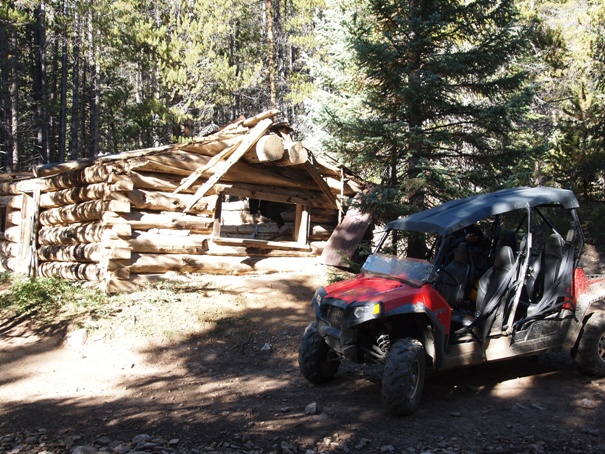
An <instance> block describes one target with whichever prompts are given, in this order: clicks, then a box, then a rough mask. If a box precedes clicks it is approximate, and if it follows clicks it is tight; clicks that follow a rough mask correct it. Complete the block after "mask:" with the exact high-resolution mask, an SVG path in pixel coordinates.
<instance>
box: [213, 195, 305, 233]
mask: <svg viewBox="0 0 605 454" xmlns="http://www.w3.org/2000/svg"><path fill="white" fill-rule="evenodd" d="M295 216H296V205H294V204H289V203H282V202H273V201H269V200H263V199H253V198H247V197H236V196H229V195H226V196H225V199H224V201H223V203H222V210H221V230H220V232H221V233H220V236H221V238H242V239H250V240H263V241H292V240H293V234H294V233H293V232H294V230H295V229H294V221H295Z"/></svg>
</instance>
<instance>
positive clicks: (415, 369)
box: [409, 360, 420, 398]
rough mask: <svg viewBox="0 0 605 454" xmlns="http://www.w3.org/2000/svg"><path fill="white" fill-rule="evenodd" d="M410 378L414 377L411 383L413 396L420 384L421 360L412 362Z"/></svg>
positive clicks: (411, 394)
mask: <svg viewBox="0 0 605 454" xmlns="http://www.w3.org/2000/svg"><path fill="white" fill-rule="evenodd" d="M410 378H411V379H412V380H411V381H412V383H411V385H410V393H409V397H410V398H412V397H414V396H415V395H416V393H417V392H418V387H419V386H420V361H418V360H416V361H414V364H412V368H411V370H410Z"/></svg>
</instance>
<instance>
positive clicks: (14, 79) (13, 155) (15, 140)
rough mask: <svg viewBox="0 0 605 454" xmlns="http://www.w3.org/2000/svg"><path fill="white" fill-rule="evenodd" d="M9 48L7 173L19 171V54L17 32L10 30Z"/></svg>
mask: <svg viewBox="0 0 605 454" xmlns="http://www.w3.org/2000/svg"><path fill="white" fill-rule="evenodd" d="M11 43H12V44H11V46H10V47H11V48H12V52H13V58H12V60H11V88H10V98H11V125H10V129H11V133H10V142H9V148H8V152H7V157H6V167H7V170H9V171H15V170H18V169H19V133H18V126H19V56H18V55H19V54H18V53H17V30H16V29H15V28H14V27H13V29H12V30H11Z"/></svg>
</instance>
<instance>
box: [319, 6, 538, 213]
mask: <svg viewBox="0 0 605 454" xmlns="http://www.w3.org/2000/svg"><path fill="white" fill-rule="evenodd" d="M329 6H330V7H332V8H338V9H340V14H336V15H326V17H327V18H328V19H330V18H332V17H336V20H337V21H338V23H337V24H334V23H326V22H324V24H323V30H324V33H325V34H326V35H327V36H328V37H329V38H330V39H331V40H332V42H331V43H329V44H331V45H332V46H333V47H332V48H333V49H337V48H340V49H344V52H350V55H351V59H350V61H352V62H353V64H354V66H355V67H356V68H358V75H355V74H354V72H353V71H351V70H350V69H349V70H348V71H337V72H336V74H337V76H335V78H332V79H330V80H323V81H321V80H320V82H323V87H322V88H323V89H324V91H329V92H331V99H332V100H334V92H335V91H339V95H340V97H341V102H340V103H336V104H334V105H335V106H338V107H340V109H337V108H333V107H332V106H331V105H326V104H322V105H321V106H320V107H317V106H315V109H314V111H315V115H314V116H313V115H312V117H313V118H314V119H315V121H319V122H320V123H321V124H320V126H321V127H322V128H324V129H325V130H326V131H327V132H328V133H329V134H330V137H331V139H332V140H331V141H327V142H326V143H327V144H328V145H327V146H328V148H329V149H330V150H332V151H337V152H339V153H340V155H341V156H343V157H344V159H345V160H346V161H347V162H348V163H349V164H350V165H352V166H353V167H354V168H355V169H361V170H362V171H364V173H365V174H366V176H370V177H371V178H374V179H375V180H378V182H380V183H382V185H383V187H384V188H385V189H384V190H383V191H379V192H373V193H372V194H371V195H369V196H368V198H367V200H366V202H367V203H369V204H371V206H370V207H369V208H370V209H371V210H372V211H373V212H374V214H375V216H376V217H377V218H378V219H380V218H383V219H384V218H386V219H388V218H390V217H393V216H396V215H401V214H404V213H405V212H406V211H414V210H418V209H423V208H426V207H428V206H430V205H431V204H432V203H434V202H438V201H442V200H444V199H447V198H450V197H452V196H459V195H464V194H466V193H468V192H472V191H477V190H488V189H490V190H491V189H494V186H498V185H501V184H503V185H506V184H515V183H516V181H515V179H516V178H518V174H517V173H516V172H517V171H518V168H519V166H520V164H521V163H522V162H523V161H524V160H525V161H527V162H530V161H531V160H532V149H531V147H530V146H529V143H530V142H529V140H528V135H527V132H526V131H524V127H525V126H526V123H525V122H524V117H525V116H526V114H527V113H528V111H529V109H528V106H529V105H530V103H531V101H532V91H531V89H530V86H529V84H528V81H527V73H526V72H524V71H523V70H522V64H523V62H524V61H523V59H524V58H526V56H527V54H528V53H527V48H528V42H529V41H528V29H527V28H525V27H523V25H522V24H521V23H519V22H518V20H517V19H518V16H517V11H516V9H515V6H514V2H513V1H512V0H501V1H497V2H494V1H493V0H477V1H473V2H465V1H460V0H409V1H406V2H401V1H398V0H348V1H347V0H344V1H338V0H336V1H335V2H331V4H330V5H329ZM347 15H350V16H351V17H350V19H349V22H348V23H347V22H346V20H347V18H346V16H347ZM326 30H328V31H329V30H333V31H334V32H335V33H334V34H330V33H329V32H326ZM343 32H344V33H343ZM343 36H344V37H345V42H344V44H345V46H343V42H342V37H343ZM328 53H329V52H328ZM340 64H341V65H346V62H343V61H342V60H341V61H340ZM322 73H323V77H324V79H325V77H326V76H325V74H327V73H329V71H323V72H322ZM343 74H347V78H346V82H344V83H342V75H343ZM335 80H338V81H340V85H339V83H335ZM343 88H344V89H345V90H347V89H348V90H352V91H353V92H355V93H354V94H353V93H352V92H351V91H349V92H347V93H345V92H343V91H340V90H342V89H343ZM322 95H324V96H325V94H322ZM343 106H347V108H348V110H344V109H343ZM318 112H319V114H318ZM527 167H530V166H527ZM402 202H403V203H402Z"/></svg>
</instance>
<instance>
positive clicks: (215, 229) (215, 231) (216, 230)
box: [212, 193, 223, 238]
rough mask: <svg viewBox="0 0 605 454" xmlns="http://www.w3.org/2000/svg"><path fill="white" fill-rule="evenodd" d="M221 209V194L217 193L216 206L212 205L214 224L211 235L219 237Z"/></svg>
mask: <svg viewBox="0 0 605 454" xmlns="http://www.w3.org/2000/svg"><path fill="white" fill-rule="evenodd" d="M222 211H223V194H222V193H221V194H219V195H218V199H217V201H216V206H215V207H214V225H213V227H212V237H213V238H219V237H220V236H221V216H222Z"/></svg>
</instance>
